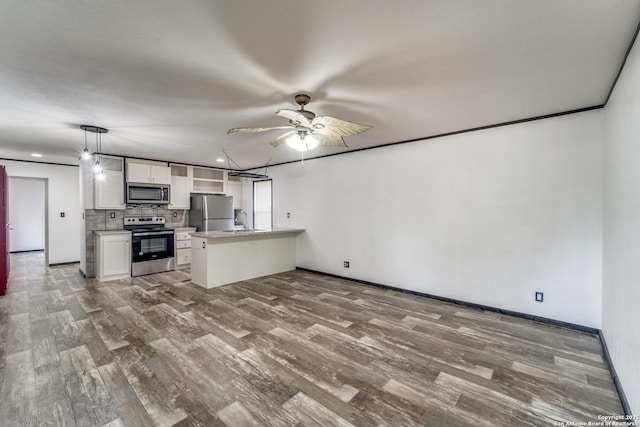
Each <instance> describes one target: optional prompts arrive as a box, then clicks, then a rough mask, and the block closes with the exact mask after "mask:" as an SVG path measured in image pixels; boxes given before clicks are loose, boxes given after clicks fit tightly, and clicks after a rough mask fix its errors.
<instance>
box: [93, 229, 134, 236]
mask: <svg viewBox="0 0 640 427" xmlns="http://www.w3.org/2000/svg"><path fill="white" fill-rule="evenodd" d="M128 233H131V231H129V230H124V229H122V230H93V234H95V235H96V236H108V235H110V234H128Z"/></svg>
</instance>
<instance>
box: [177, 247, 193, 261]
mask: <svg viewBox="0 0 640 427" xmlns="http://www.w3.org/2000/svg"><path fill="white" fill-rule="evenodd" d="M176 258H177V259H176V261H177V264H178V265H183V264H191V249H178V253H177V256H176Z"/></svg>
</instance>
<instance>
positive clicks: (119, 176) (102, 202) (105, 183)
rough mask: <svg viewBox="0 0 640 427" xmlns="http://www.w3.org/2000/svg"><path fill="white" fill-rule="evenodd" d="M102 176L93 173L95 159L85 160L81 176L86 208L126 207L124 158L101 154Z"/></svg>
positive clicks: (81, 168) (81, 167) (82, 164)
mask: <svg viewBox="0 0 640 427" xmlns="http://www.w3.org/2000/svg"><path fill="white" fill-rule="evenodd" d="M100 164H101V165H102V170H103V172H102V177H98V176H97V175H95V174H94V173H93V170H92V168H93V161H83V162H82V163H81V165H80V178H81V180H82V181H81V184H82V185H81V188H82V199H83V207H84V209H125V208H126V205H125V201H124V159H123V158H122V157H113V156H100Z"/></svg>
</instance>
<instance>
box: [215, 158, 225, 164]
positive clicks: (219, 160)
mask: <svg viewBox="0 0 640 427" xmlns="http://www.w3.org/2000/svg"><path fill="white" fill-rule="evenodd" d="M216 162H218V163H222V162H224V159H223V158H222V157H218V158H217V159H216Z"/></svg>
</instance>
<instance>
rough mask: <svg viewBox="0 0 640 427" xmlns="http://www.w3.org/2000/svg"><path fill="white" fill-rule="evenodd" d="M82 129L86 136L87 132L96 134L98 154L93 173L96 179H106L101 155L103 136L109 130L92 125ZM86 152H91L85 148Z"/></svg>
mask: <svg viewBox="0 0 640 427" xmlns="http://www.w3.org/2000/svg"><path fill="white" fill-rule="evenodd" d="M80 129H82V130H84V131H85V136H86V132H93V133H95V134H96V152H95V154H94V162H93V173H94V174H95V176H96V178H98V179H102V178H104V175H103V173H102V163H100V154H101V153H102V134H103V133H107V132H109V129H105V128H102V127H99V126H92V125H82V126H80ZM85 150H86V151H87V152H88V151H89V150H88V148H85ZM83 155H84V153H83Z"/></svg>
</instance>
